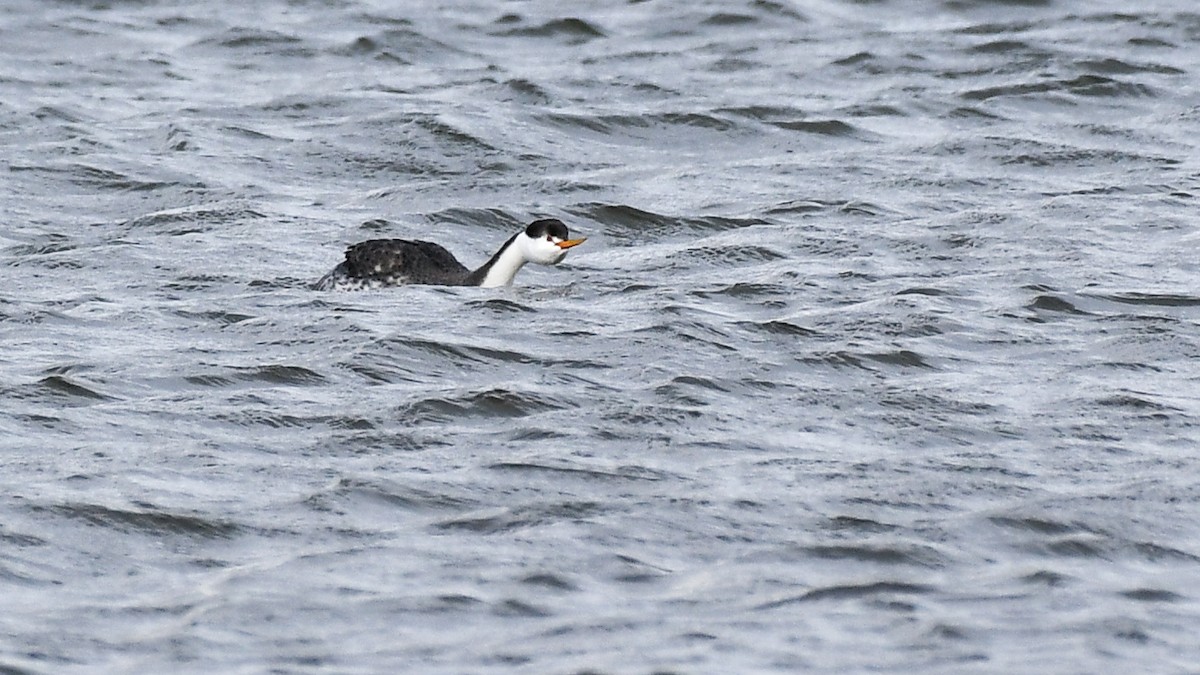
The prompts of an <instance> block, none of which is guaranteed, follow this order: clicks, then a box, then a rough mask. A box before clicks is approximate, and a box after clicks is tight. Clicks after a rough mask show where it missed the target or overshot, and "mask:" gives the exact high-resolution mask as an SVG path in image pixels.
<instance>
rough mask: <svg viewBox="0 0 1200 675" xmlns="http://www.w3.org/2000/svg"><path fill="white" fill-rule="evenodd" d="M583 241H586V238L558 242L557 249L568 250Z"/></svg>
mask: <svg viewBox="0 0 1200 675" xmlns="http://www.w3.org/2000/svg"><path fill="white" fill-rule="evenodd" d="M585 241H587V237H583V238H582V239H567V240H564V241H560V242H558V247H559V248H561V249H568V248H571V247H572V246H578V245H580V244H582V243H583V242H585Z"/></svg>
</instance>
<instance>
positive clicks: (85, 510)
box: [34, 503, 242, 539]
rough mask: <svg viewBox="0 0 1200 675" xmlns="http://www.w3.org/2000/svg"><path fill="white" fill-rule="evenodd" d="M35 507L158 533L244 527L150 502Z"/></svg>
mask: <svg viewBox="0 0 1200 675" xmlns="http://www.w3.org/2000/svg"><path fill="white" fill-rule="evenodd" d="M34 510H35V511H42V512H47V513H51V514H53V515H56V516H62V517H65V518H71V519H78V520H82V521H84V522H86V523H88V524H90V525H95V526H97V527H102V528H106V529H110V530H116V531H121V532H136V533H140V534H147V535H151V536H156V537H177V536H182V537H188V538H198V539H229V538H231V537H233V536H234V535H236V534H238V533H239V532H240V531H241V529H242V528H241V527H239V526H238V525H235V524H233V523H230V522H227V521H221V520H215V519H212V518H208V517H204V516H200V515H192V514H183V513H172V512H170V511H165V510H162V509H159V508H156V507H154V506H152V505H150V504H146V505H144V508H141V509H137V510H134V509H123V508H114V507H108V506H103V505H100V504H87V503H78V504H64V505H60V506H52V507H34Z"/></svg>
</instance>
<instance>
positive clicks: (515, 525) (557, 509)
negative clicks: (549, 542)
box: [434, 501, 605, 534]
mask: <svg viewBox="0 0 1200 675" xmlns="http://www.w3.org/2000/svg"><path fill="white" fill-rule="evenodd" d="M604 510H605V509H604V508H603V507H601V505H599V504H597V503H595V502H580V501H565V502H558V503H555V504H536V505H530V506H522V507H514V508H509V509H502V510H499V511H493V512H486V513H475V514H467V515H463V516H459V517H456V518H450V519H447V520H442V521H439V522H438V523H436V524H435V525H434V528H435V529H438V530H465V531H469V532H473V533H475V534H500V533H503V532H512V531H514V530H523V529H528V528H533V527H541V526H545V525H553V524H556V523H562V522H572V521H578V520H582V519H587V518H590V517H592V516H595V515H598V514H600V513H603V512H604Z"/></svg>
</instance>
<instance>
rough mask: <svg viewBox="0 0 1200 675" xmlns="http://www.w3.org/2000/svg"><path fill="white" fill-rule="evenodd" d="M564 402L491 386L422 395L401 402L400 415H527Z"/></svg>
mask: <svg viewBox="0 0 1200 675" xmlns="http://www.w3.org/2000/svg"><path fill="white" fill-rule="evenodd" d="M564 407H565V406H564V405H563V404H562V403H560V402H558V401H556V400H554V399H553V398H551V397H548V396H538V395H536V394H530V393H525V392H516V391H511V390H508V389H502V388H494V389H488V390H484V391H477V392H470V393H467V394H462V395H459V396H450V397H441V396H439V397H433V398H426V399H422V400H419V401H415V402H413V403H409V404H407V405H405V406H403V407H402V408H401V409H400V410H399V412H398V415H399V416H400V418H401V419H406V420H410V421H414V422H415V421H421V422H434V421H448V420H456V419H463V418H469V417H475V418H496V417H500V418H515V417H527V416H529V415H534V414H537V413H541V412H546V411H549V410H560V409H562V408H564Z"/></svg>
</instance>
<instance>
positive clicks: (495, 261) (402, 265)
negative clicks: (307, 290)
mask: <svg viewBox="0 0 1200 675" xmlns="http://www.w3.org/2000/svg"><path fill="white" fill-rule="evenodd" d="M568 237H570V235H569V234H568V233H567V226H566V225H564V224H563V223H562V221H561V220H557V219H554V218H545V219H543V220H535V221H533V222H532V223H530V224H529V226H528V227H526V228H525V229H524V230H521V231H520V232H518V233H516V234H514V235H513V236H512V237H510V238H509V240H508V241H506V242H504V245H503V246H501V247H500V250H499V251H496V254H495V255H493V256H492V257H491V259H490V260H488V261H487V262H485V263H484V264H483V265H482V266H481V267H480V268H479V269H477V270H475V271H474V272H472V271H471V270H469V269H467V268H466V267H464V266H463V264H462V263H460V262H458V260H456V259H455V258H454V256H453V255H451V254H450V252H449V251H447V250H446V249H444V248H442V247H441V246H439V245H438V244H435V243H433V242H429V241H414V240H409V239H372V240H370V241H364V242H360V243H358V244H355V245H353V246H351V247H350V248H348V249H346V259H345V260H344V261H343V262H341V263H340V264H338V266H337V267H335V268H333V271H332V272H330V273H329V274H326V275H325V276H323V277H321V280H320V281H318V282H317V283H316V288H317V289H318V290H324V291H331V290H347V291H350V290H361V289H364V288H381V287H383V286H401V285H404V284H433V285H437V286H484V287H492V286H509V285H511V284H512V281H513V277H515V276H516V275H517V272H518V271H519V270H520V269H521V268H522V267H524V266H525V263H527V262H535V263H538V264H539V265H557V264H558V263H560V262H562V259H563V258H565V257H567V249H569V248H571V247H572V246H578V245H579V244H582V243H583V242H584V240H583V239H570V238H568Z"/></svg>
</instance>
